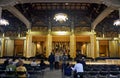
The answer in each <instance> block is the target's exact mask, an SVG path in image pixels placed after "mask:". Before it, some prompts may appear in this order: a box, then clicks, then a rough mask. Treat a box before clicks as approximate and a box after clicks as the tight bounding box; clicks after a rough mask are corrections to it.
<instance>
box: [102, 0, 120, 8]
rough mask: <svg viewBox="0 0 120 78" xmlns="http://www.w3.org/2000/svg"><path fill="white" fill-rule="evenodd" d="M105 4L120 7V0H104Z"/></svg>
mask: <svg viewBox="0 0 120 78" xmlns="http://www.w3.org/2000/svg"><path fill="white" fill-rule="evenodd" d="M103 4H105V5H107V6H108V7H110V6H112V7H117V8H120V0H103Z"/></svg>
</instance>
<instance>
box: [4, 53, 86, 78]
mask: <svg viewBox="0 0 120 78" xmlns="http://www.w3.org/2000/svg"><path fill="white" fill-rule="evenodd" d="M68 59H69V57H68V55H67V54H66V53H63V54H62V56H60V55H59V52H56V53H53V52H51V54H50V55H49V57H48V60H47V61H48V62H49V68H50V71H53V70H56V69H61V71H62V73H63V74H64V75H65V76H72V72H74V78H79V76H80V78H82V75H81V74H80V73H81V72H84V67H85V66H86V62H85V57H82V58H77V59H76V64H75V65H72V64H70V61H69V60H68ZM3 65H4V66H5V67H6V69H5V70H6V71H15V73H13V74H12V75H16V72H24V73H23V74H17V76H18V77H24V78H26V77H28V76H29V73H27V68H26V67H25V66H24V63H23V60H22V59H17V60H16V59H12V60H11V59H6V60H5V61H4V63H3ZM29 65H30V66H32V67H34V66H40V68H41V69H42V70H44V69H45V68H46V67H47V66H48V65H47V64H46V63H45V62H44V60H43V59H41V60H40V62H39V63H38V61H37V60H36V59H33V60H32V61H31V62H30V64H29Z"/></svg>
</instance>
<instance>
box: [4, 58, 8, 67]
mask: <svg viewBox="0 0 120 78" xmlns="http://www.w3.org/2000/svg"><path fill="white" fill-rule="evenodd" d="M8 64H9V58H7V59H6V60H5V61H4V63H3V66H4V67H5V68H6V66H7V65H8Z"/></svg>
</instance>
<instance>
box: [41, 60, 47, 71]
mask: <svg viewBox="0 0 120 78" xmlns="http://www.w3.org/2000/svg"><path fill="white" fill-rule="evenodd" d="M40 67H41V69H45V68H46V64H45V62H44V60H41V62H40Z"/></svg>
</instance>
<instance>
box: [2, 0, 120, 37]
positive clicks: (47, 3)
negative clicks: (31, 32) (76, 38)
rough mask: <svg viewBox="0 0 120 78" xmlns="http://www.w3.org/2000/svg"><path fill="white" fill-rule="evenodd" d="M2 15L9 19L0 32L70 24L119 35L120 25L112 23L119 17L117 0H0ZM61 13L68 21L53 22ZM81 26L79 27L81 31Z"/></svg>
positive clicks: (119, 5)
mask: <svg viewBox="0 0 120 78" xmlns="http://www.w3.org/2000/svg"><path fill="white" fill-rule="evenodd" d="M0 6H1V7H2V8H3V12H2V18H5V19H8V20H9V21H10V26H2V27H1V28H0V29H2V30H3V31H1V32H8V31H12V32H15V33H16V32H25V31H27V29H28V28H31V29H32V28H35V27H48V25H49V22H51V26H52V27H56V26H59V27H60V26H65V27H69V26H71V22H73V21H74V26H75V28H77V27H81V28H84V29H85V28H86V30H87V29H88V30H87V31H91V30H92V29H94V30H95V31H96V32H97V34H98V36H99V35H101V34H102V33H103V32H104V33H108V32H112V34H114V33H115V34H116V33H117V34H118V33H120V32H119V29H120V27H115V26H113V22H114V20H116V19H118V8H120V0H0ZM59 12H64V13H66V14H67V15H68V18H69V20H68V21H66V22H64V23H59V22H56V21H55V20H54V19H53V17H54V15H55V14H56V13H59ZM84 29H82V30H84Z"/></svg>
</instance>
